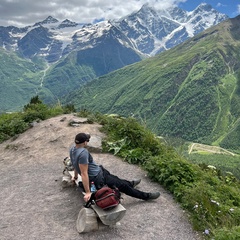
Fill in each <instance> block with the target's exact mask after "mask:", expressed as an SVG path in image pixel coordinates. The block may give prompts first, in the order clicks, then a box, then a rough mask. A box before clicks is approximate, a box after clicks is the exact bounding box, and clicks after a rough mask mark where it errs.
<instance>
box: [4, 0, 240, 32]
mask: <svg viewBox="0 0 240 240" xmlns="http://www.w3.org/2000/svg"><path fill="white" fill-rule="evenodd" d="M201 2H206V3H209V4H211V5H212V7H214V8H215V9H216V10H218V11H219V12H222V13H226V14H227V15H228V16H229V17H235V16H237V15H238V14H240V1H239V0H39V1H38V0H0V26H10V25H14V26H19V27H24V26H27V25H33V24H34V23H36V22H39V21H42V20H44V19H46V18H47V17H48V16H52V17H54V18H57V19H58V20H59V21H63V20H65V19H69V20H71V21H74V22H77V23H93V22H95V21H96V20H100V19H118V18H120V17H123V16H126V15H127V14H130V13H132V12H133V11H135V10H139V9H140V8H141V6H142V5H143V4H145V3H150V4H154V6H155V7H159V8H165V7H168V6H178V7H180V8H183V9H186V10H188V11H191V10H193V9H194V8H196V7H197V6H198V5H199V4H200V3H201Z"/></svg>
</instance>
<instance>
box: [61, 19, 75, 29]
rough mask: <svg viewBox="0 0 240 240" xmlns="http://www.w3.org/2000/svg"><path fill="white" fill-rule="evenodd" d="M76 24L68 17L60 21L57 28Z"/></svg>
mask: <svg viewBox="0 0 240 240" xmlns="http://www.w3.org/2000/svg"><path fill="white" fill-rule="evenodd" d="M77 25H78V24H77V23H76V22H72V21H70V20H69V19H65V20H64V21H62V23H61V24H60V25H59V26H58V28H65V27H76V26H77Z"/></svg>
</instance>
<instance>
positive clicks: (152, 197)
mask: <svg viewBox="0 0 240 240" xmlns="http://www.w3.org/2000/svg"><path fill="white" fill-rule="evenodd" d="M159 196H160V192H154V193H149V196H148V199H147V200H153V199H157V198H158V197H159Z"/></svg>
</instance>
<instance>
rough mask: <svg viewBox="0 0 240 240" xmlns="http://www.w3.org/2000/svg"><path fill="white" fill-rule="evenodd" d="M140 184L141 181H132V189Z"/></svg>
mask: <svg viewBox="0 0 240 240" xmlns="http://www.w3.org/2000/svg"><path fill="white" fill-rule="evenodd" d="M140 182H141V179H137V180H134V181H132V185H133V187H134V188H135V187H136V186H137V185H138V184H139V183H140Z"/></svg>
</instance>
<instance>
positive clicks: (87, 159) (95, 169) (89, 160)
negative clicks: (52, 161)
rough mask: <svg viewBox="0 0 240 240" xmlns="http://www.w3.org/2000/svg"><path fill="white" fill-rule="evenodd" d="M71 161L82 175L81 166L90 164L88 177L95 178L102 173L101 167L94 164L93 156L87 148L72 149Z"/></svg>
mask: <svg viewBox="0 0 240 240" xmlns="http://www.w3.org/2000/svg"><path fill="white" fill-rule="evenodd" d="M70 159H71V162H72V165H73V167H74V168H75V169H76V171H77V172H78V173H79V174H80V175H81V171H80V168H79V164H88V176H89V178H91V177H95V176H97V175H98V173H99V172H100V170H101V168H100V166H99V165H98V164H97V163H96V162H94V160H93V157H92V155H91V154H90V153H89V152H88V150H87V149H86V148H76V146H73V147H72V148H71V149H70Z"/></svg>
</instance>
